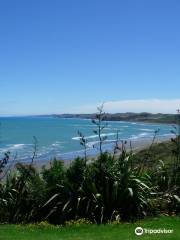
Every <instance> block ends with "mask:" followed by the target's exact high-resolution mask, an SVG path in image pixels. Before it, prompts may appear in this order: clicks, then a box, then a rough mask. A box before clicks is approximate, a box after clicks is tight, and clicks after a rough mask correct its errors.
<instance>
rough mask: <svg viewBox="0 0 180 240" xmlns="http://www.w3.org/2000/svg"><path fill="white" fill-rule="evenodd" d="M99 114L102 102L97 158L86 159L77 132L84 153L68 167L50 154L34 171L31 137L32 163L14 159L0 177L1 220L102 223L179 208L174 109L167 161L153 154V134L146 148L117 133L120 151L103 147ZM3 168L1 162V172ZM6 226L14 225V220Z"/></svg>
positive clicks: (179, 152)
mask: <svg viewBox="0 0 180 240" xmlns="http://www.w3.org/2000/svg"><path fill="white" fill-rule="evenodd" d="M104 117H105V114H104V112H103V108H102V107H101V108H99V112H98V114H97V115H96V119H93V120H92V122H93V123H94V125H95V126H96V129H95V130H94V132H95V133H97V135H98V136H99V143H100V144H99V156H98V158H97V159H96V160H93V159H90V160H89V159H87V156H86V144H87V142H86V139H85V137H84V136H83V134H82V133H79V135H80V143H81V145H82V146H83V147H84V150H85V157H84V158H77V159H75V160H74V161H73V162H72V163H71V165H70V166H69V167H66V166H65V165H64V163H63V162H62V161H58V160H56V159H54V160H53V161H52V162H51V164H50V167H48V168H47V167H43V168H42V170H41V171H40V172H38V171H37V170H36V169H35V167H34V165H33V164H34V161H33V160H34V157H35V155H36V149H37V141H36V139H35V148H34V152H33V158H32V161H31V163H30V164H29V165H25V164H21V163H18V164H17V165H16V169H15V170H14V171H13V172H12V173H8V174H6V178H5V179H4V181H0V222H1V223H11V224H14V223H37V222H41V221H47V222H49V223H52V224H55V225H57V224H58V225H59V224H66V222H67V221H70V222H72V221H78V219H86V220H87V221H88V222H92V223H96V224H102V223H109V222H114V221H116V222H126V221H131V222H134V221H137V220H140V219H143V218H145V217H148V216H157V215H160V214H164V215H179V214H180V197H179V196H180V134H179V133H180V130H179V126H180V124H179V115H178V122H177V123H178V124H177V125H176V126H175V127H174V130H173V133H174V134H175V136H174V138H172V140H171V143H169V145H170V146H171V148H170V150H168V151H169V152H168V161H166V160H165V161H163V160H164V159H162V158H161V157H162V155H161V154H160V153H159V154H158V155H157V154H156V153H157V150H156V148H157V146H153V145H154V140H153V142H152V144H151V146H150V148H149V149H148V150H146V151H144V152H141V153H138V154H134V153H133V151H126V142H125V141H119V139H118V134H117V142H116V145H115V150H118V151H119V153H118V154H109V153H107V152H103V149H102V145H103V141H104V138H103V135H102V131H103V129H104V128H105V126H106V124H105V123H104ZM155 136H156V132H155ZM154 139H155V137H154ZM159 147H160V148H161V150H162V151H161V152H162V153H163V152H166V153H167V148H165V149H164V147H163V145H159ZM6 157H8V155H7V156H6ZM3 168H4V165H3V164H1V171H2V172H3ZM92 228H93V227H92ZM108 228H111V227H107V229H108ZM10 229H11V230H12V231H13V226H12V228H11V227H10ZM82 231H83V230H82ZM97 231H98V230H97ZM92 239H93V238H92ZM102 239H103V238H102Z"/></svg>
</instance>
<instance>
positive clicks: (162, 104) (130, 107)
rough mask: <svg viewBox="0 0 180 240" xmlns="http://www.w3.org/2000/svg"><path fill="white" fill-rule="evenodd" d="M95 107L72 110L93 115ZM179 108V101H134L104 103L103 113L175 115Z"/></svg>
mask: <svg viewBox="0 0 180 240" xmlns="http://www.w3.org/2000/svg"><path fill="white" fill-rule="evenodd" d="M97 106H99V104H98V103H97V104H96V105H84V106H81V107H77V108H73V109H72V112H73V113H93V112H96V110H97ZM178 108H180V99H136V100H120V101H108V102H105V103H104V110H105V112H109V113H118V112H151V113H176V110H177V109H178Z"/></svg>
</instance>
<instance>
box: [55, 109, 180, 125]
mask: <svg viewBox="0 0 180 240" xmlns="http://www.w3.org/2000/svg"><path fill="white" fill-rule="evenodd" d="M53 116H54V117H59V118H86V119H94V118H96V114H60V115H53ZM104 119H105V120H107V121H134V122H148V123H176V120H177V115H176V114H162V113H157V114H152V113H146V112H144V113H115V114H110V113H106V114H105V118H104Z"/></svg>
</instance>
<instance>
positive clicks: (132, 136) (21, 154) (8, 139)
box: [0, 117, 172, 162]
mask: <svg viewBox="0 0 180 240" xmlns="http://www.w3.org/2000/svg"><path fill="white" fill-rule="evenodd" d="M0 124H1V125H0V155H1V157H2V156H3V154H4V152H6V151H10V152H11V159H13V158H15V156H16V159H18V161H24V162H26V161H30V159H31V158H32V155H33V149H34V144H33V136H35V137H36V138H37V141H38V143H37V156H36V160H37V161H39V160H50V159H53V158H54V157H56V158H61V159H63V160H69V159H73V158H75V157H77V156H82V155H83V153H84V151H83V148H82V146H81V145H80V143H79V137H78V131H80V132H82V134H83V135H84V136H85V137H86V139H87V148H88V151H87V152H88V155H95V154H97V152H98V138H97V135H95V134H94V132H93V130H95V129H96V126H95V125H94V124H92V122H91V120H87V119H74V118H73V119H72V118H71V119H62V118H55V117H1V118H0ZM157 129H160V131H159V133H158V138H163V137H166V138H167V137H168V136H169V137H170V136H171V133H170V131H171V130H172V126H171V125H168V124H150V123H136V122H122V121H108V122H107V127H106V128H105V129H104V131H103V135H104V136H107V140H106V141H105V142H104V144H103V148H104V150H108V151H112V148H113V146H114V142H115V140H116V135H117V131H119V139H120V140H136V139H137V140H143V139H149V138H152V137H153V135H154V131H155V130H157Z"/></svg>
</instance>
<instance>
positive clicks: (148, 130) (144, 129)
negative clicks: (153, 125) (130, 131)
mask: <svg viewBox="0 0 180 240" xmlns="http://www.w3.org/2000/svg"><path fill="white" fill-rule="evenodd" d="M139 130H140V131H146V132H154V130H153V129H149V128H141V129H139Z"/></svg>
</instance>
